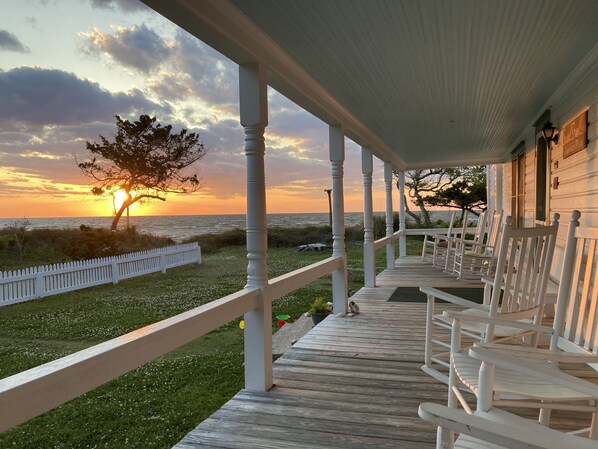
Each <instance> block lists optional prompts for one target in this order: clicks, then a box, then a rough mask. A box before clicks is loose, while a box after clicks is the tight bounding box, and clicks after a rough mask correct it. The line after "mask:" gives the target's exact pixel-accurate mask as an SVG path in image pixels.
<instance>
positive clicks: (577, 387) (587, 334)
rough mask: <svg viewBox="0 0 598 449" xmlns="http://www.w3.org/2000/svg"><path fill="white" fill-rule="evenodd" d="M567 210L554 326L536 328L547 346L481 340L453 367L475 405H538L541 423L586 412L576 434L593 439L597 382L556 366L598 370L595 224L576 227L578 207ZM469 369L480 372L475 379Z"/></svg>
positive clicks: (597, 421) (597, 426)
mask: <svg viewBox="0 0 598 449" xmlns="http://www.w3.org/2000/svg"><path fill="white" fill-rule="evenodd" d="M572 215H573V220H572V222H571V226H570V228H569V234H568V238H567V245H566V248H565V254H564V260H563V271H562V275H561V283H560V286H559V294H558V299H557V308H556V314H555V318H554V323H553V327H552V328H548V329H547V328H540V329H536V330H537V331H538V332H545V333H548V334H550V335H551V341H550V348H549V349H537V348H517V347H515V348H513V347H505V346H506V345H505V346H503V345H497V344H482V345H480V346H479V347H474V348H471V349H470V351H469V354H470V357H469V361H467V362H466V363H463V362H462V361H460V360H456V362H455V372H456V373H457V375H458V376H459V378H460V379H461V381H462V382H464V383H466V384H467V385H468V386H469V387H470V388H473V389H474V393H477V396H478V409H481V410H489V409H490V408H492V407H494V406H495V405H499V406H500V405H504V406H509V407H517V406H520V407H526V408H537V409H540V418H539V419H540V422H541V423H542V424H544V425H549V424H550V412H551V410H559V409H562V410H574V411H579V412H588V413H591V416H592V423H591V426H590V428H589V429H578V430H577V433H588V434H589V437H590V438H591V439H593V440H597V439H598V385H596V384H594V383H592V382H588V381H586V380H583V379H580V378H578V377H576V376H573V375H571V374H568V373H566V372H563V371H561V370H559V367H558V366H559V363H576V364H585V365H586V366H587V369H588V370H589V372H590V373H591V372H593V371H592V370H595V371H598V251H597V248H598V228H585V229H581V228H579V227H578V226H579V222H578V219H579V216H580V214H579V212H577V211H575V212H574V213H573V214H572ZM472 369H474V371H478V369H479V374H480V377H479V380H477V379H476V380H475V381H474V382H472V377H473V376H472V374H473V373H472V372H471V370H472ZM578 369H579V368H578ZM593 444H594V445H595V446H594V447H597V448H598V442H596V441H594V442H593Z"/></svg>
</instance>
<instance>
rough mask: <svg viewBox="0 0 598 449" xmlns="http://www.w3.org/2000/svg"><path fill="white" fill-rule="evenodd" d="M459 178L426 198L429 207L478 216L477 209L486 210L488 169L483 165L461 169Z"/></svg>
mask: <svg viewBox="0 0 598 449" xmlns="http://www.w3.org/2000/svg"><path fill="white" fill-rule="evenodd" d="M458 171H459V173H460V175H459V178H457V179H456V180H454V181H453V182H452V183H451V185H449V186H447V187H446V188H444V189H441V190H439V191H437V192H434V193H433V194H432V195H429V196H427V197H426V198H424V202H425V203H426V204H427V205H429V206H441V207H450V208H455V209H460V210H461V219H463V215H464V214H465V211H469V212H473V213H474V214H476V215H478V213H477V211H476V210H475V209H482V210H486V203H487V195H486V168H485V167H484V166H483V165H476V166H472V167H460V168H459V169H458Z"/></svg>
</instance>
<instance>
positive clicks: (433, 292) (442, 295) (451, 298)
mask: <svg viewBox="0 0 598 449" xmlns="http://www.w3.org/2000/svg"><path fill="white" fill-rule="evenodd" d="M419 290H420V291H421V292H422V293H425V294H426V295H428V300H429V297H430V296H432V297H434V298H438V299H442V300H444V301H448V302H450V303H452V304H457V305H460V306H463V307H468V308H470V309H480V310H484V311H487V310H488V309H487V308H486V307H485V306H483V305H481V304H477V303H475V302H472V301H468V300H467V299H463V298H461V297H459V296H455V295H451V294H450V293H446V292H443V291H442V290H438V289H437V288H434V287H420V288H419Z"/></svg>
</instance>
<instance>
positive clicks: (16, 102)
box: [0, 67, 170, 131]
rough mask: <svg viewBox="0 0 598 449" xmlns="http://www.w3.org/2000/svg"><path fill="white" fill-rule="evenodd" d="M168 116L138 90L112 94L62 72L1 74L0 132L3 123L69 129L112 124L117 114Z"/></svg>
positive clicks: (27, 70) (25, 69) (24, 69)
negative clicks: (60, 126) (61, 126)
mask: <svg viewBox="0 0 598 449" xmlns="http://www.w3.org/2000/svg"><path fill="white" fill-rule="evenodd" d="M169 112H170V108H168V107H164V106H161V105H158V104H156V103H153V102H151V101H149V100H148V99H146V98H145V96H144V95H143V93H142V92H141V91H139V90H132V91H130V92H128V93H123V92H119V93H112V92H110V91H108V90H106V89H103V88H102V87H101V86H100V85H99V84H98V83H94V82H91V81H89V80H84V79H80V78H78V77H77V76H76V75H75V74H73V73H68V72H63V71H61V70H50V69H40V68H31V67H20V68H15V69H12V70H9V71H6V72H2V71H0V131H1V130H3V128H4V126H3V122H4V123H8V122H11V123H14V122H17V123H22V124H26V125H34V126H40V125H42V126H43V125H71V124H82V123H90V122H94V121H100V122H106V121H112V117H113V116H114V115H116V114H119V115H125V116H128V115H130V114H133V115H136V114H141V113H144V114H150V115H152V114H158V115H159V114H160V113H169ZM4 130H6V129H4Z"/></svg>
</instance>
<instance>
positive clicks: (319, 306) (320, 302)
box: [309, 297, 332, 326]
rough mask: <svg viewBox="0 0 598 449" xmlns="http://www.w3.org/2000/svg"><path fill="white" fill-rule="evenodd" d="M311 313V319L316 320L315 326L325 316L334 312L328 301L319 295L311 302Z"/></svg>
mask: <svg viewBox="0 0 598 449" xmlns="http://www.w3.org/2000/svg"><path fill="white" fill-rule="evenodd" d="M309 313H310V315H311V320H312V321H313V322H314V326H316V325H317V324H318V323H320V322H321V321H322V320H323V319H324V318H326V317H327V316H328V315H330V314H331V313H332V310H331V308H330V306H329V305H328V302H327V301H325V300H324V298H322V297H318V298H316V299H315V300H314V302H313V303H312V304H311V308H310V309H309Z"/></svg>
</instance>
